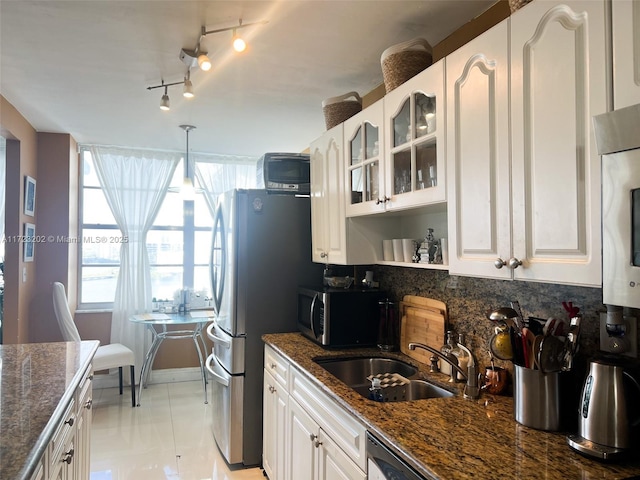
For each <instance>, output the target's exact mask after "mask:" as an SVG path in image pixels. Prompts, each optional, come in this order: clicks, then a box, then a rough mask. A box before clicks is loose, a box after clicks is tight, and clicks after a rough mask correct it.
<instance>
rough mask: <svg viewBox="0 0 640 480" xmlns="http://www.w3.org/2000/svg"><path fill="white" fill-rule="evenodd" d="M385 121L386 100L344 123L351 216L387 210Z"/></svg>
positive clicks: (346, 189) (348, 210) (348, 208)
mask: <svg viewBox="0 0 640 480" xmlns="http://www.w3.org/2000/svg"><path fill="white" fill-rule="evenodd" d="M383 123H384V105H383V101H382V100H379V101H378V102H376V103H374V104H373V105H371V106H369V107H367V108H366V109H364V110H363V111H362V112H360V113H358V114H356V115H354V116H353V117H351V118H349V119H348V120H346V121H345V122H344V135H345V136H344V139H345V159H346V162H345V165H346V175H345V182H346V184H345V192H347V195H346V202H347V206H346V213H347V217H353V216H357V215H366V214H371V213H375V212H382V211H384V208H385V198H386V196H385V191H384V185H385V184H384V160H383V159H384V145H383V140H384V136H383V134H382V129H383Z"/></svg>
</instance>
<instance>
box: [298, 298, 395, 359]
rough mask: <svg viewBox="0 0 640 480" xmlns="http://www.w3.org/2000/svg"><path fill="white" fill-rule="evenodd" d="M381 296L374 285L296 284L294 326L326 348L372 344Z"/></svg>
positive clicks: (375, 334)
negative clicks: (324, 285) (312, 285)
mask: <svg viewBox="0 0 640 480" xmlns="http://www.w3.org/2000/svg"><path fill="white" fill-rule="evenodd" d="M385 298H386V293H384V292H383V291H381V290H377V289H364V288H350V289H343V288H323V287H299V288H298V329H299V330H300V331H301V332H302V334H303V335H304V336H306V337H307V338H310V339H311V340H313V341H314V342H316V343H319V344H320V345H322V346H323V347H327V348H332V347H370V346H375V345H376V344H377V339H378V325H379V319H380V306H379V302H380V301H381V300H384V299H385Z"/></svg>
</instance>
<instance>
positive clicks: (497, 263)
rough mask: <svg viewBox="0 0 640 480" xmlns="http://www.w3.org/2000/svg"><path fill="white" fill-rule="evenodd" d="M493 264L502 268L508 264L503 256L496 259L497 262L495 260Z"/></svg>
mask: <svg viewBox="0 0 640 480" xmlns="http://www.w3.org/2000/svg"><path fill="white" fill-rule="evenodd" d="M493 265H494V266H495V267H496V268H497V269H498V270H500V269H501V268H502V267H504V266H505V265H506V263H505V261H504V260H502V259H501V258H498V259H496V261H495V262H493Z"/></svg>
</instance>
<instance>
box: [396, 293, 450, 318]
mask: <svg viewBox="0 0 640 480" xmlns="http://www.w3.org/2000/svg"><path fill="white" fill-rule="evenodd" d="M400 304H401V305H402V304H404V305H407V306H409V307H420V308H427V309H429V310H433V311H435V312H436V313H439V314H441V315H443V316H444V319H445V321H448V314H447V304H446V303H444V302H442V301H440V300H435V299H433V298H428V297H420V296H418V295H405V296H404V297H402V302H400Z"/></svg>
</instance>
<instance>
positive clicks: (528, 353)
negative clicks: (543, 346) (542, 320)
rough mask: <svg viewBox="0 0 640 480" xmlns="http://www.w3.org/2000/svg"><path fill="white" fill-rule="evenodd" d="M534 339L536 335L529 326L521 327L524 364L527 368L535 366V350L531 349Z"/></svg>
mask: <svg viewBox="0 0 640 480" xmlns="http://www.w3.org/2000/svg"><path fill="white" fill-rule="evenodd" d="M535 339H536V336H535V335H534V334H533V332H532V331H531V330H530V329H529V328H527V327H524V328H523V329H522V344H523V348H524V356H525V366H526V367H527V368H534V366H535V356H534V355H535V352H534V349H533V343H534V342H535Z"/></svg>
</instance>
